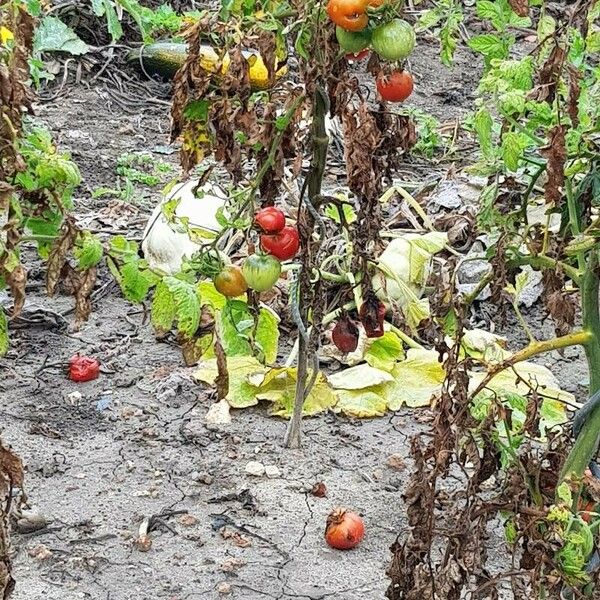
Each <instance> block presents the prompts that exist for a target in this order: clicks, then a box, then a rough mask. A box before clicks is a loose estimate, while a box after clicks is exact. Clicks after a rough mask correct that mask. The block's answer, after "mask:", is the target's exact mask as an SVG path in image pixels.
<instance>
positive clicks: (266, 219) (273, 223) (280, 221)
mask: <svg viewBox="0 0 600 600" xmlns="http://www.w3.org/2000/svg"><path fill="white" fill-rule="evenodd" d="M254 222H255V223H256V225H257V226H258V227H260V229H262V230H263V231H264V232H265V233H279V232H280V231H281V230H282V229H283V228H284V227H285V215H284V214H283V211H281V210H279V209H278V208H275V207H274V206H267V207H265V208H261V209H260V210H259V211H258V212H257V213H256V215H254Z"/></svg>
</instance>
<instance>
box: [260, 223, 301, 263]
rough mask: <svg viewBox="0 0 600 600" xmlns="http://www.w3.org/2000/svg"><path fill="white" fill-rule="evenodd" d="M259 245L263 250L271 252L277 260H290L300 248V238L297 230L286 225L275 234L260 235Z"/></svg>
mask: <svg viewBox="0 0 600 600" xmlns="http://www.w3.org/2000/svg"><path fill="white" fill-rule="evenodd" d="M260 245H261V246H262V248H263V250H264V251H265V252H268V253H269V254H272V255H273V256H275V257H276V258H278V259H279V260H282V261H285V260H290V259H292V258H294V256H296V254H297V253H298V248H300V238H299V237H298V230H297V229H296V228H295V227H293V226H291V225H287V226H286V227H284V228H283V229H282V230H281V231H280V232H279V233H276V234H275V235H264V234H263V235H261V236H260Z"/></svg>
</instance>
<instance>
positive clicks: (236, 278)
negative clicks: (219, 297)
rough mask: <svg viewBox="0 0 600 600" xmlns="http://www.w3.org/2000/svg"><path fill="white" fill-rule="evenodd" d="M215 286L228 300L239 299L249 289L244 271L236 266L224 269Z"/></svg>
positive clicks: (215, 281)
mask: <svg viewBox="0 0 600 600" xmlns="http://www.w3.org/2000/svg"><path fill="white" fill-rule="evenodd" d="M214 284H215V288H216V290H217V291H218V292H219V293H221V294H223V296H227V297H228V298H237V297H238V296H241V295H242V294H243V293H244V292H245V291H246V290H247V289H248V284H247V283H246V280H245V279H244V275H243V274H242V270H241V269H240V268H239V267H236V266H235V265H228V266H226V267H224V268H223V269H222V270H221V272H220V273H219V274H218V275H217V276H216V277H215V280H214Z"/></svg>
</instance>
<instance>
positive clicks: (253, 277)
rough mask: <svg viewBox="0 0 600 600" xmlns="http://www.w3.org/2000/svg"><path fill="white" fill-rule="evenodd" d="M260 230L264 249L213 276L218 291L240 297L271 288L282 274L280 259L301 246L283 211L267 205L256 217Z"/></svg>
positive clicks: (287, 257)
mask: <svg viewBox="0 0 600 600" xmlns="http://www.w3.org/2000/svg"><path fill="white" fill-rule="evenodd" d="M254 223H255V225H256V227H257V228H258V229H259V230H260V232H261V233H260V247H261V248H262V250H263V252H260V253H256V254H251V255H250V256H248V258H246V259H245V260H244V263H243V264H242V267H241V269H240V267H237V266H235V265H228V266H226V267H224V268H223V269H222V270H221V271H220V272H219V274H218V275H217V276H216V277H215V279H214V284H215V288H216V289H217V291H218V292H220V293H221V294H223V295H224V296H227V297H229V298H236V297H238V296H241V295H242V294H243V293H244V292H245V291H246V290H247V289H248V288H250V289H251V290H254V291H255V292H266V291H267V290H270V289H271V288H272V287H273V286H274V285H275V283H276V282H277V280H278V279H279V276H280V275H281V262H283V261H286V260H291V259H292V258H294V256H296V254H297V252H298V248H299V247H300V239H299V237H298V230H297V229H296V228H295V227H293V226H292V225H286V223H285V215H284V214H283V212H282V211H281V210H280V209H278V208H276V207H274V206H268V207H266V208H262V209H261V210H259V211H258V212H257V213H256V215H255V216H254Z"/></svg>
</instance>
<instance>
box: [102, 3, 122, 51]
mask: <svg viewBox="0 0 600 600" xmlns="http://www.w3.org/2000/svg"><path fill="white" fill-rule="evenodd" d="M103 4H104V13H105V16H106V24H107V26H108V33H110V36H111V37H112V40H113V42H116V41H117V40H119V39H120V38H121V37H122V35H123V28H122V27H121V22H120V21H119V15H117V11H116V10H115V7H114V4H113V3H112V1H111V0H103Z"/></svg>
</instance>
